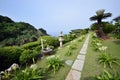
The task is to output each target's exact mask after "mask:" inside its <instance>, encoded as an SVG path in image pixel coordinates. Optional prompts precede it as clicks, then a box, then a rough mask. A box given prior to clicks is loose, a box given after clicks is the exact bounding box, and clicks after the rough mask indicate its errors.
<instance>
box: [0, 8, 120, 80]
mask: <svg viewBox="0 0 120 80" xmlns="http://www.w3.org/2000/svg"><path fill="white" fill-rule="evenodd" d="M99 13H100V14H99ZM110 16H111V13H104V10H99V11H97V12H96V15H95V16H92V17H91V18H90V20H93V21H94V20H95V21H96V20H97V23H93V24H92V25H91V26H90V28H91V29H89V28H87V29H83V30H81V29H78V30H73V31H71V32H70V33H69V34H65V35H60V36H59V37H52V36H49V35H46V36H39V37H38V38H36V39H37V40H35V41H31V42H27V43H24V44H21V45H14V46H3V47H2V46H1V47H0V80H65V79H66V76H67V75H68V73H69V71H70V69H71V67H72V64H73V63H74V61H75V59H76V57H77V55H78V53H79V52H80V50H81V48H82V46H83V44H84V41H85V40H86V35H88V34H90V40H89V44H88V48H87V54H86V57H85V63H84V67H83V70H82V72H81V80H120V68H119V67H120V57H119V56H120V52H119V49H120V18H119V17H117V18H115V19H114V21H115V24H112V23H109V22H102V19H104V17H110ZM101 26H102V27H101ZM61 34H62V32H61ZM47 50H48V51H47ZM49 50H50V52H49Z"/></svg>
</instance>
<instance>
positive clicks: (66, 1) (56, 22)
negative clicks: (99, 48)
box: [0, 0, 120, 36]
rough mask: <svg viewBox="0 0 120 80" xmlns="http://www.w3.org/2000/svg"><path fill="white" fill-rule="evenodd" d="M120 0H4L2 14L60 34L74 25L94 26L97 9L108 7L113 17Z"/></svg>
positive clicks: (0, 4) (0, 0) (118, 11)
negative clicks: (91, 18)
mask: <svg viewBox="0 0 120 80" xmlns="http://www.w3.org/2000/svg"><path fill="white" fill-rule="evenodd" d="M119 4H120V0H0V15H3V16H8V17H10V18H11V19H12V20H14V21H15V22H27V23H30V24H31V25H33V26H34V27H35V28H37V29H39V28H43V29H45V30H46V31H47V33H48V34H50V35H53V36H57V35H58V34H59V33H60V32H61V31H62V32H63V34H66V33H68V32H70V31H71V30H73V29H84V28H88V27H90V25H91V24H92V23H94V22H92V21H90V20H89V18H90V17H91V16H93V15H96V11H97V10H100V9H105V13H108V12H110V13H112V17H110V18H107V19H106V20H104V21H111V20H112V19H113V18H115V17H117V16H119V15H120V6H119Z"/></svg>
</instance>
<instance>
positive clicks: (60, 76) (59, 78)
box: [37, 39, 84, 80]
mask: <svg viewBox="0 0 120 80" xmlns="http://www.w3.org/2000/svg"><path fill="white" fill-rule="evenodd" d="M83 43H84V40H83V41H82V42H78V39H75V40H73V41H72V42H69V43H67V44H65V45H64V47H63V48H61V49H59V48H58V49H57V50H56V52H55V55H59V57H60V58H62V59H63V60H64V61H66V60H73V61H74V60H75V59H76V57H77V55H78V53H79V51H80V49H81V47H82V45H83ZM69 45H76V49H75V50H73V51H72V54H71V55H70V56H65V54H66V52H67V51H68V46H69ZM37 65H38V66H39V67H41V68H47V64H46V57H45V58H43V59H42V60H39V61H38V62H37ZM70 69H71V66H68V65H66V64H65V65H64V67H61V68H60V70H59V71H57V72H56V74H54V73H53V72H52V73H51V74H50V77H49V79H47V80H65V78H66V76H67V74H68V72H69V71H70Z"/></svg>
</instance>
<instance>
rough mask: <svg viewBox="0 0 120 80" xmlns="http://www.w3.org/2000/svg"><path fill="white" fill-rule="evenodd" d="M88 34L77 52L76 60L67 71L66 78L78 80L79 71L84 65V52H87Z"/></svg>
mask: <svg viewBox="0 0 120 80" xmlns="http://www.w3.org/2000/svg"><path fill="white" fill-rule="evenodd" d="M89 36H90V34H88V36H87V38H86V41H85V43H84V44H83V46H82V48H81V50H80V53H79V54H78V56H77V58H76V60H75V61H74V63H73V65H72V68H71V70H70V72H69V73H68V75H67V77H66V80H80V77H81V72H82V69H83V66H84V61H85V54H86V53H87V46H88V43H89Z"/></svg>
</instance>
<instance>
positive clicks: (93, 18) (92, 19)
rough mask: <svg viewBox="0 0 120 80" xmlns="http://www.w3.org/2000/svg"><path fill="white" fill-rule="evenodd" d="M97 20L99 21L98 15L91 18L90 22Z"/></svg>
mask: <svg viewBox="0 0 120 80" xmlns="http://www.w3.org/2000/svg"><path fill="white" fill-rule="evenodd" d="M97 19H98V17H97V16H96V15H94V16H92V17H90V20H91V21H96V20H97Z"/></svg>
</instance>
